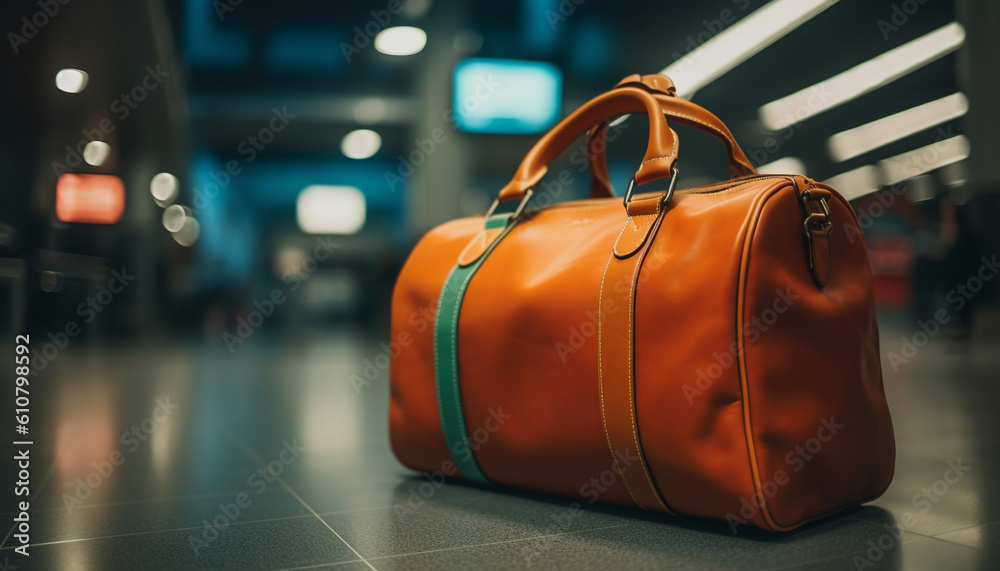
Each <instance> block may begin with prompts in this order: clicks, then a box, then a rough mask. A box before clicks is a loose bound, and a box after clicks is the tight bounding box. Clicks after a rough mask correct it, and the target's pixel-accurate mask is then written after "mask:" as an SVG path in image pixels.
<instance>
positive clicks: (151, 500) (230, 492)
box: [0, 480, 454, 517]
mask: <svg viewBox="0 0 1000 571" xmlns="http://www.w3.org/2000/svg"><path fill="white" fill-rule="evenodd" d="M386 481H388V480H386ZM241 491H243V490H225V491H222V492H206V493H204V494H188V495H180V496H168V497H163V498H146V499H141V500H122V501H118V502H100V503H87V504H85V505H82V506H76V507H74V508H73V509H74V510H89V509H94V508H106V507H116V506H130V505H138V504H154V503H158V502H183V501H187V500H199V499H205V498H212V497H225V496H230V495H235V494H237V493H239V492H241ZM437 501H454V500H437ZM62 509H64V508H62V507H55V506H53V507H45V508H38V509H32V510H31V513H45V512H53V511H59V510H62ZM361 509H376V508H361ZM341 511H342V510H341ZM326 513H339V512H325V513H320V515H326ZM13 515H16V514H15V512H2V513H0V517H7V516H13Z"/></svg>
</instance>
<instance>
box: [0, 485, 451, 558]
mask: <svg viewBox="0 0 1000 571" xmlns="http://www.w3.org/2000/svg"><path fill="white" fill-rule="evenodd" d="M454 501H457V500H435V502H434V503H435V504H441V503H446V502H454ZM390 509H392V506H372V507H367V508H352V509H348V510H333V511H327V512H320V513H319V515H320V516H328V515H339V514H345V513H358V512H367V511H379V510H390ZM313 516H314V514H313V513H307V514H300V515H292V516H284V517H272V518H266V519H255V520H250V521H234V522H231V523H230V524H229V525H234V526H235V525H254V524H261V523H270V522H275V521H285V520H292V519H303V518H311V517H313ZM202 527H204V526H193V527H173V528H170V529H154V530H149V531H137V532H133V533H116V534H114V535H99V536H97V537H79V538H74V539H60V540H57V541H46V542H42V543H32V544H31V545H32V547H36V546H38V547H41V546H43V545H59V544H63V543H76V542H83V541H99V540H102V539H115V538H119V537H131V536H133V535H150V534H157V533H174V532H177V531H190V530H192V529H201V528H202ZM8 549H14V546H9V547H0V551H5V550H8ZM351 561H361V560H360V559H352V560H351ZM331 565H332V564H331Z"/></svg>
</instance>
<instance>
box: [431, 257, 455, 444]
mask: <svg viewBox="0 0 1000 571" xmlns="http://www.w3.org/2000/svg"><path fill="white" fill-rule="evenodd" d="M457 269H458V266H454V267H452V268H451V271H450V272H448V277H446V278H445V279H444V287H442V288H441V294H440V295H439V296H438V311H437V314H436V315H435V316H434V384H435V385H436V387H435V388H436V389H437V390H436V391H435V392H437V401H438V414H439V415H441V416H442V418H441V421H442V422H441V432H442V433H443V435H444V443H445V446H448V441H449V440H451V439H450V438H448V433H449V430H448V423H446V422H444V401H442V400H441V383H440V378H439V377H440V371H441V367H440V365H439V364H438V363H439V360H438V351H437V348H438V338H439V335H438V323H439V322H440V319H441V308H442V307H444V305H443V304H444V294H445V292H447V291H448V283H449V282H450V281H451V277H452V276H453V275H454V274H455V270H457ZM448 456H449V457H451V449H450V448H449V449H448Z"/></svg>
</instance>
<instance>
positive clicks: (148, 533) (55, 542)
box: [0, 514, 312, 551]
mask: <svg viewBox="0 0 1000 571" xmlns="http://www.w3.org/2000/svg"><path fill="white" fill-rule="evenodd" d="M309 517H312V514H301V515H291V516H285V517H274V518H270V519H260V520H253V521H234V522H230V523H229V525H230V526H236V525H251V524H255V523H269V522H273V521H285V520H290V519H305V518H309ZM204 527H205V526H204V525H196V526H191V527H175V528H172V529H159V530H150V531H135V532H132V533H117V534H115V535H100V536H98V537H79V538H75V539H60V540H58V541H46V542H43V543H32V544H31V546H32V547H42V546H44V545H61V544H64V543H82V542H84V541H99V540H102V539H117V538H119V537H133V536H136V535H153V534H157V533H174V532H177V531H190V530H192V529H203V528H204ZM7 549H13V547H3V548H0V551H3V550H7Z"/></svg>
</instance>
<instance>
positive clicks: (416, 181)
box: [0, 0, 1000, 343]
mask: <svg viewBox="0 0 1000 571" xmlns="http://www.w3.org/2000/svg"><path fill="white" fill-rule="evenodd" d="M765 4H766V3H765V2H757V1H754V0H721V1H715V2H687V3H680V2H675V3H669V4H663V3H649V4H648V5H645V6H639V5H636V6H634V7H630V8H629V9H622V7H621V6H619V5H616V4H614V3H609V2H598V1H592V2H570V1H568V0H567V1H566V2H560V1H558V0H521V1H518V2H508V3H499V4H498V3H487V2H466V3H462V2H449V1H448V0H437V1H431V0H406V1H403V0H400V2H399V4H398V6H397V5H396V3H395V2H394V3H392V6H389V5H388V4H386V5H382V4H378V3H370V2H351V3H336V5H334V6H331V5H330V3H328V2H320V1H318V0H317V1H309V0H304V1H297V2H289V3H282V4H280V5H279V4H277V3H265V2H235V1H234V0H222V1H221V2H198V1H194V0H192V1H187V2H185V1H172V2H171V1H167V2H145V1H143V2H118V1H114V0H93V1H90V2H86V3H84V2H80V3H79V4H77V3H67V4H65V5H64V4H62V3H60V2H56V3H55V4H52V8H51V10H55V9H56V7H58V10H57V11H56V12H57V13H55V14H53V15H51V16H49V15H48V13H47V12H45V10H42V13H41V14H40V15H39V16H35V15H34V14H35V12H36V10H34V9H33V8H38V6H39V5H37V3H36V2H9V3H7V4H6V6H5V7H4V8H3V10H4V23H5V27H4V29H5V30H9V31H10V34H8V37H7V39H8V43H9V44H10V45H9V49H6V50H4V51H3V56H2V57H3V60H2V61H3V77H4V81H3V87H2V89H3V102H4V109H5V112H4V113H3V115H2V121H3V122H4V125H3V127H4V132H5V133H7V136H5V137H3V138H2V139H0V145H2V152H0V157H2V159H0V168H2V169H3V170H2V173H0V174H2V180H4V185H3V190H2V195H0V196H2V200H3V207H2V209H0V224H2V226H0V255H2V256H3V258H2V259H3V268H4V272H3V289H2V290H0V292H2V296H3V297H2V302H3V305H4V307H5V310H4V315H5V318H4V320H3V321H4V327H5V329H6V330H9V331H23V330H24V328H25V327H26V326H29V325H30V327H32V328H36V329H37V330H39V331H46V330H52V329H55V328H61V327H62V325H63V323H64V322H65V319H66V316H67V315H74V314H75V313H76V307H77V305H78V304H79V300H85V299H86V297H87V295H88V292H91V291H92V289H93V288H94V287H95V285H97V284H101V283H103V282H104V281H106V279H105V278H109V277H110V274H109V272H110V269H115V268H120V267H122V266H124V267H127V268H128V269H129V270H130V271H132V272H134V273H136V274H137V275H139V276H141V277H139V278H137V279H136V280H135V282H134V283H130V285H129V287H128V288H127V291H126V292H125V293H123V295H121V296H116V298H115V301H114V303H113V304H108V307H107V309H106V310H104V311H101V312H100V314H99V317H100V318H99V319H94V320H93V323H89V324H88V327H86V328H85V329H86V330H85V331H83V332H82V333H81V337H85V336H114V335H128V336H142V335H154V336H155V335H164V334H168V333H174V332H177V333H181V334H183V335H185V336H187V337H189V338H190V337H191V336H192V335H194V336H198V335H204V336H205V341H207V342H211V343H219V342H221V341H222V333H223V332H225V331H228V330H232V329H233V328H234V327H235V326H236V325H238V323H237V322H236V318H237V317H239V316H241V315H245V314H246V313H247V311H248V310H249V309H252V303H253V301H255V300H260V299H266V298H267V297H268V296H269V295H270V292H271V291H272V290H274V289H275V288H278V289H280V290H282V291H285V290H288V291H285V293H286V294H287V296H288V301H287V303H285V304H284V305H283V307H282V308H281V310H280V311H278V312H276V313H275V315H274V316H273V317H271V318H269V319H268V325H267V327H266V328H262V330H263V329H266V330H267V331H269V332H278V331H285V332H287V331H295V330H298V329H299V328H301V327H302V326H305V325H322V326H326V325H329V324H333V323H351V324H355V325H360V326H363V327H369V326H374V327H376V328H380V329H383V330H384V329H385V327H386V324H387V319H388V318H387V315H388V301H389V295H390V292H391V287H392V282H393V279H394V276H395V274H396V272H397V271H398V269H399V267H400V264H401V263H402V261H403V260H404V259H405V257H406V254H407V252H408V250H409V248H410V247H411V246H412V244H413V243H414V242H415V240H416V239H417V238H419V236H420V235H421V234H422V233H423V232H425V231H427V230H428V229H430V228H431V227H433V226H435V225H437V224H439V223H441V222H444V221H446V220H449V219H451V218H455V217H458V216H462V215H471V214H475V213H481V212H483V211H485V209H486V208H487V207H488V206H489V203H490V201H491V200H492V199H493V197H494V195H495V194H496V192H497V189H498V188H500V187H501V186H502V185H503V184H504V183H505V182H506V181H507V180H508V179H509V177H510V176H511V174H512V172H513V170H514V169H515V168H516V166H517V164H518V163H519V161H520V159H521V158H522V157H523V155H524V154H525V152H526V151H527V150H528V149H529V148H530V147H531V145H532V144H533V142H534V141H535V140H536V139H537V137H538V136H539V134H540V133H542V132H544V131H545V130H546V129H547V128H549V127H550V126H551V125H553V124H554V122H555V121H557V120H558V119H559V118H560V117H562V116H564V115H565V114H566V113H567V112H569V111H570V110H572V109H574V108H576V107H577V106H578V105H580V104H581V103H583V102H584V101H586V100H587V99H589V98H591V97H592V96H594V95H596V94H598V93H600V92H602V91H605V90H607V89H609V88H610V87H611V86H613V85H614V84H615V83H616V82H617V81H618V80H619V79H621V78H622V77H624V76H625V75H628V74H631V73H636V72H639V73H653V72H657V71H660V70H664V69H665V68H670V67H672V69H671V70H669V71H668V73H669V74H670V75H672V77H673V79H674V81H675V82H676V84H677V85H678V86H679V89H680V91H681V93H682V94H685V95H687V96H689V97H693V99H694V100H695V101H697V102H698V103H700V104H701V105H703V106H705V107H706V108H708V109H710V110H712V111H713V112H715V113H716V114H717V115H719V116H720V117H721V118H722V119H723V120H724V121H725V122H726V123H727V124H728V125H729V126H730V128H731V129H732V130H733V132H734V134H735V135H736V137H737V140H739V141H740V143H741V144H742V146H743V147H744V149H745V150H746V151H747V154H748V155H749V156H750V158H751V160H752V161H753V162H754V163H755V164H757V165H759V166H763V169H762V170H764V171H768V172H796V173H803V172H804V173H806V174H807V175H809V176H811V177H813V178H815V179H817V180H823V181H832V182H833V184H834V185H835V186H836V187H837V188H838V189H839V190H841V192H843V193H844V194H845V195H847V196H849V197H850V198H853V199H855V201H856V202H855V204H856V206H857V208H858V210H859V212H863V213H869V214H873V215H872V216H871V217H870V222H869V223H867V224H865V228H866V233H867V237H868V239H869V243H870V246H871V249H872V262H873V265H874V269H875V270H876V273H877V274H878V276H879V290H878V294H879V300H880V302H881V303H883V304H884V305H886V306H887V307H893V308H897V309H899V308H919V307H921V306H923V305H925V304H928V303H933V300H932V299H933V297H934V296H935V295H937V294H940V295H941V296H943V295H944V294H945V292H946V291H947V289H948V288H944V289H941V288H942V287H943V286H944V285H946V282H947V279H951V277H952V276H950V274H949V271H950V270H949V269H948V267H950V266H949V264H951V265H954V264H958V265H959V266H961V264H963V263H965V264H968V263H977V262H976V260H977V259H978V256H973V255H972V254H971V253H970V254H969V256H968V257H970V258H971V262H970V261H964V262H963V261H960V260H959V259H958V258H960V257H961V254H959V251H969V252H971V251H972V250H976V251H978V250H977V249H978V248H983V249H984V251H986V250H988V251H995V249H996V247H997V246H998V242H1000V236H998V233H997V232H998V231H997V227H996V225H995V224H990V223H989V220H991V217H992V215H995V214H996V212H997V208H998V207H1000V206H998V202H997V196H998V195H997V191H998V188H997V185H998V181H1000V165H998V164H997V161H994V160H992V157H991V155H992V152H993V150H995V149H996V148H997V146H998V145H1000V140H998V135H997V131H996V129H995V128H994V127H995V126H996V125H998V117H1000V115H998V111H996V108H995V106H993V105H992V104H991V101H990V97H991V93H992V92H993V90H994V89H995V88H996V87H997V86H996V85H995V83H996V82H997V81H998V80H997V78H996V73H995V72H994V71H995V70H994V66H993V62H994V58H995V57H997V56H1000V51H998V50H1000V48H998V45H997V41H996V40H994V39H993V38H992V37H991V31H990V30H992V28H991V26H993V25H994V24H995V23H996V18H995V17H994V16H995V15H996V14H995V12H996V8H994V7H992V6H990V5H987V3H978V4H977V3H974V2H968V3H966V2H951V1H941V0H935V1H927V2H917V1H916V0H911V1H910V2H903V3H898V2H897V3H893V2H860V1H847V0H845V1H841V2H818V1H812V2H810V1H806V2H801V3H798V4H796V3H794V2H790V3H787V4H783V3H776V4H778V5H777V6H770V7H769V8H768V10H770V14H760V15H758V16H763V17H758V20H759V22H757V23H750V25H744V26H743V27H736V28H735V29H733V30H729V29H730V28H731V27H733V24H734V23H735V22H738V21H740V20H742V19H744V18H746V17H747V16H749V15H750V14H753V13H754V12H756V11H757V10H758V9H760V8H761V7H762V6H764V5H765ZM390 8H393V10H390ZM39 9H41V8H39ZM911 12H912V13H911ZM638 14H648V15H649V16H650V17H637V15H638ZM745 24H746V23H745ZM727 30H729V33H727V34H722V33H721V32H723V31H727ZM380 42H381V43H383V44H384V45H380ZM720 44H721V45H720ZM393 54H406V55H393ZM879 58H881V59H879ZM865 66H867V67H865ZM487 78H489V81H487ZM490 82H492V84H491V83H490ZM824 82H825V83H824ZM837 82H839V83H837ZM494 84H495V85H494ZM819 85H827V87H824V88H823V90H820V89H819V88H818V87H817V86H819ZM477 88H478V91H477ZM810 90H812V92H815V93H816V96H815V97H813V98H812V99H810V98H809V97H808V94H809V93H811V91H810ZM827 92H829V93H830V95H828V94H827ZM834 92H835V93H834ZM795 94H799V95H803V97H800V98H799V99H796V98H795V97H789V96H793V95H795ZM977 103H978V104H977ZM810 106H812V107H810ZM623 125H624V126H623V127H622V131H621V137H616V140H615V141H614V142H612V143H611V145H610V155H611V172H612V175H613V180H617V181H619V182H618V184H619V185H620V186H621V187H624V186H625V184H626V182H627V181H628V177H629V172H630V171H629V169H630V168H631V167H633V164H632V163H634V162H635V158H636V157H639V156H641V155H640V154H639V153H640V151H641V149H642V148H643V147H642V145H643V143H644V141H645V136H646V132H645V129H646V127H645V125H644V121H638V120H632V121H629V122H627V123H625V124H623ZM680 129H681V133H680V134H681V136H682V137H683V139H684V147H683V151H682V152H683V156H682V161H683V162H682V167H683V168H682V169H681V173H682V175H683V178H682V182H681V184H682V186H684V185H687V186H690V185H696V184H703V183H706V182H711V181H714V180H719V179H721V178H725V175H726V170H725V162H724V154H723V153H722V148H721V146H719V145H718V144H717V143H716V142H715V141H714V140H712V139H711V138H710V137H705V136H703V135H702V134H701V133H697V132H692V131H690V130H689V129H687V128H685V127H680ZM581 143H582V141H581ZM563 161H564V163H563V164H561V165H558V167H559V168H560V169H568V171H569V173H571V174H572V175H573V176H572V177H571V178H572V184H570V185H567V188H566V192H565V194H562V195H560V196H559V197H558V198H557V200H564V199H570V198H579V197H582V196H584V193H585V192H586V188H587V184H588V181H589V171H588V170H587V167H586V159H585V157H584V156H583V153H582V152H580V149H579V148H577V149H576V152H573V150H572V149H571V150H570V151H567V153H565V155H564V157H563ZM554 172H558V171H554ZM61 185H63V186H61ZM60 189H63V191H62V192H60ZM307 189H312V191H313V192H308V191H307ZM879 189H882V190H885V191H887V192H885V193H883V194H885V196H884V197H883V203H882V204H880V203H878V201H877V199H876V197H877V196H878V195H877V194H875V193H876V191H878V190H879ZM886 203H887V204H886ZM60 205H63V206H64V207H65V211H61V210H60ZM866 221H867V220H866ZM316 235H331V236H333V238H332V239H333V241H334V242H335V243H336V248H335V249H334V250H333V251H332V252H331V253H330V255H329V256H328V257H327V259H325V260H314V262H312V263H310V265H309V268H308V269H307V268H304V267H303V266H302V264H303V262H304V261H305V260H306V259H307V258H309V257H310V256H311V249H312V247H313V246H315V242H316V237H315V236H316ZM949 260H950V262H949ZM973 269H974V267H973ZM955 271H958V272H960V273H961V272H962V271H965V270H964V267H962V268H956V269H955ZM965 273H968V272H967V271H966V272H965ZM954 277H956V278H957V276H954ZM942 278H946V279H945V282H944V283H938V281H939V280H940V279H942ZM296 280H300V281H296ZM296 284H298V285H300V287H297V288H296V289H295V291H290V287H291V285H296ZM947 285H948V287H951V285H954V284H947ZM987 299H990V295H983V296H977V301H976V304H977V305H981V302H980V300H981V301H982V302H985V301H986V300H987ZM8 308H9V309H8Z"/></svg>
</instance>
